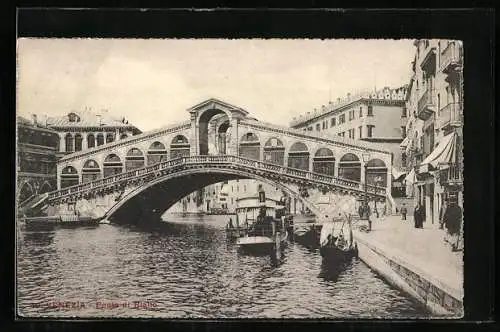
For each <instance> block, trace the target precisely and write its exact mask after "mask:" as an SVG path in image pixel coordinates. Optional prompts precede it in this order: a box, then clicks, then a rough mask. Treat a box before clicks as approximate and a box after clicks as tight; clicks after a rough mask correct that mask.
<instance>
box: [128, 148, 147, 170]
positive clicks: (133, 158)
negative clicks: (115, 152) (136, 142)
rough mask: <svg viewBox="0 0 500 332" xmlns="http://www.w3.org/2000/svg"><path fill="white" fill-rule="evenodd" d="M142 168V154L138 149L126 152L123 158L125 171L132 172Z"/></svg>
mask: <svg viewBox="0 0 500 332" xmlns="http://www.w3.org/2000/svg"><path fill="white" fill-rule="evenodd" d="M142 167H144V154H143V153H142V151H141V150H139V149H138V148H132V149H130V150H128V152H127V156H126V157H125V170H126V171H132V170H134V169H137V168H142Z"/></svg>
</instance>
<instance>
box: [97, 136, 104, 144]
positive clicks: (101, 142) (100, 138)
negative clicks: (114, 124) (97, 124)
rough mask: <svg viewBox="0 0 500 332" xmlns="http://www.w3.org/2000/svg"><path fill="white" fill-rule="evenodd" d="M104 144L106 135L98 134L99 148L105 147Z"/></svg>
mask: <svg viewBox="0 0 500 332" xmlns="http://www.w3.org/2000/svg"><path fill="white" fill-rule="evenodd" d="M103 144H104V135H103V134H97V146H100V145H103Z"/></svg>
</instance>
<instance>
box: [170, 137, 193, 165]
mask: <svg viewBox="0 0 500 332" xmlns="http://www.w3.org/2000/svg"><path fill="white" fill-rule="evenodd" d="M189 146H190V145H189V141H188V139H187V138H186V137H185V136H183V135H177V136H175V137H174V139H173V140H172V143H170V159H176V158H181V157H189Z"/></svg>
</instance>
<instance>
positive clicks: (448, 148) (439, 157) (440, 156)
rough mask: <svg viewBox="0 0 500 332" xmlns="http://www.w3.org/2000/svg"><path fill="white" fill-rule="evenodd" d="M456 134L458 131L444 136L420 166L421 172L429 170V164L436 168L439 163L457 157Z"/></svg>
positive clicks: (444, 162)
mask: <svg viewBox="0 0 500 332" xmlns="http://www.w3.org/2000/svg"><path fill="white" fill-rule="evenodd" d="M456 136H457V135H456V133H451V134H449V135H446V136H445V137H443V139H442V140H441V141H440V142H439V144H438V146H437V147H436V148H435V149H434V150H432V152H431V154H429V155H428V156H427V158H425V159H424V161H422V163H421V164H420V166H419V173H425V172H428V171H429V170H430V168H429V166H432V167H433V168H436V167H437V166H438V165H439V164H449V163H451V162H453V161H454V160H455V159H456V141H457V140H456Z"/></svg>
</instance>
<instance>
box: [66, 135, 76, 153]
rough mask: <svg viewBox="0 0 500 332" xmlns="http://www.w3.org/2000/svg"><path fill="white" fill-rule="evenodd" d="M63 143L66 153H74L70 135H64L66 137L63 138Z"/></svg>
mask: <svg viewBox="0 0 500 332" xmlns="http://www.w3.org/2000/svg"><path fill="white" fill-rule="evenodd" d="M64 142H65V144H66V152H69V153H71V152H73V151H75V149H74V144H73V136H72V135H71V134H70V133H67V134H66V136H65V137H64Z"/></svg>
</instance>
